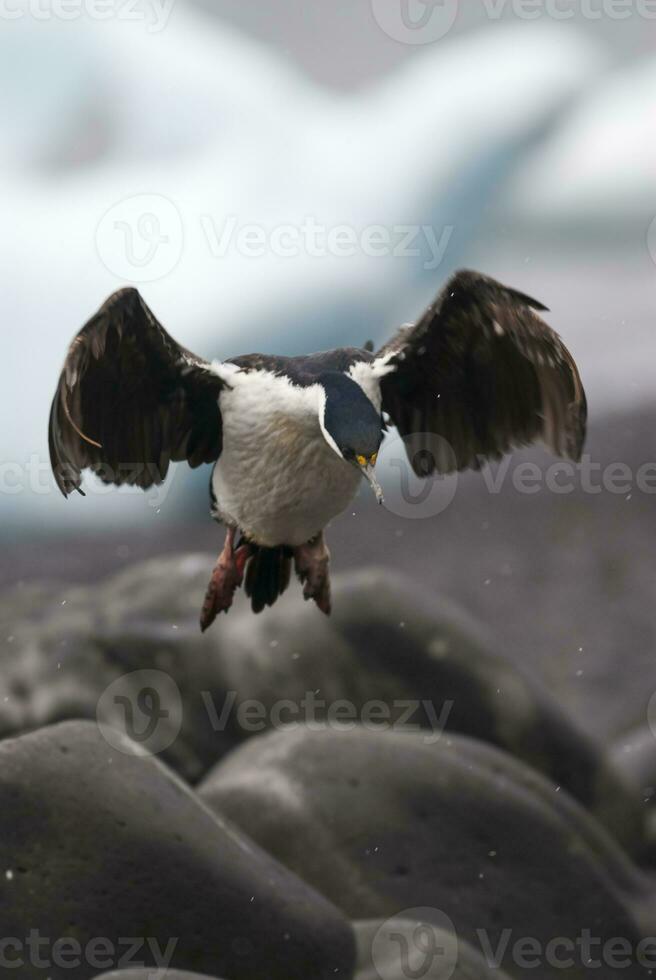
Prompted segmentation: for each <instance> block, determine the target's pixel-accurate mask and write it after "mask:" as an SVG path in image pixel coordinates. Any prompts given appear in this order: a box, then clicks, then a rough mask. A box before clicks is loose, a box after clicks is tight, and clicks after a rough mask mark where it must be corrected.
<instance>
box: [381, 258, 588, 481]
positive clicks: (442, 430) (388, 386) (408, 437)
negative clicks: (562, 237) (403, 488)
mask: <svg viewBox="0 0 656 980" xmlns="http://www.w3.org/2000/svg"><path fill="white" fill-rule="evenodd" d="M536 310H541V311H543V310H546V307H545V306H543V305H542V304H541V303H539V302H537V300H534V299H532V298H531V297H530V296H526V295H525V294H524V293H520V292H518V291H517V290H515V289H509V288H507V287H506V286H502V285H501V284H500V283H498V282H496V281H495V280H494V279H490V278H488V277H487V276H483V275H480V274H478V273H475V272H468V271H463V272H458V273H456V274H455V275H454V276H453V277H452V279H451V280H450V281H449V283H448V284H447V286H446V287H445V289H444V290H443V291H442V292H441V293H440V295H439V296H438V297H437V299H436V301H435V302H434V303H433V304H432V305H431V306H430V307H429V308H428V310H427V311H426V312H425V313H424V315H423V316H422V318H421V319H420V320H419V322H418V323H417V324H416V325H414V326H409V327H402V328H401V330H400V331H399V332H398V333H397V334H396V336H395V337H394V338H393V339H392V340H391V341H390V342H389V343H388V344H387V345H386V346H385V347H383V348H382V350H381V351H379V353H378V355H377V361H379V362H380V363H384V362H385V361H387V362H388V363H389V365H390V367H394V368H395V370H393V371H392V372H391V373H389V374H387V375H385V376H384V377H383V378H382V380H381V390H382V395H383V410H384V411H385V412H387V413H388V415H389V416H390V418H391V420H392V422H393V423H394V424H395V425H396V426H397V428H398V430H399V432H400V434H401V436H402V437H403V439H404V442H405V445H406V450H407V452H408V457H409V459H410V462H411V464H412V466H413V468H414V470H415V472H416V473H417V474H418V475H420V476H428V475H429V474H430V473H432V472H434V471H435V470H438V471H439V472H444V473H447V472H451V471H453V470H456V469H457V470H461V469H466V468H470V467H471V468H476V469H477V468H479V467H480V466H481V465H482V463H483V462H484V461H485V460H486V459H498V458H499V457H500V456H502V455H503V454H504V453H506V452H508V451H509V450H510V449H512V448H513V447H516V446H522V445H528V444H530V443H532V442H534V441H536V440H539V439H542V440H543V441H544V442H545V443H546V444H547V445H548V446H549V447H550V448H551V449H552V450H553V451H554V452H555V453H556V454H558V455H561V456H569V457H570V458H572V459H574V460H578V459H580V456H581V450H582V447H583V441H584V438H585V424H586V416H587V407H586V399H585V392H584V390H583V385H582V383H581V378H580V376H579V372H578V370H577V367H576V364H575V363H574V359H573V358H572V356H571V354H570V353H569V351H568V350H567V348H566V347H565V345H564V344H563V342H562V341H561V339H560V337H559V336H558V335H557V334H556V333H555V332H554V331H553V330H552V329H551V328H550V327H549V326H547V324H546V323H545V322H544V321H543V320H542V319H541V318H540V317H539V316H538V315H537V313H536V312H535V311H536ZM381 359H382V361H381ZM435 435H437V436H440V437H441V439H435V438H434V436H435ZM422 450H424V451H422Z"/></svg>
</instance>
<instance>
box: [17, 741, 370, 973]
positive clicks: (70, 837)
mask: <svg viewBox="0 0 656 980" xmlns="http://www.w3.org/2000/svg"><path fill="white" fill-rule="evenodd" d="M0 869H2V874H1V875H0V935H1V936H3V937H8V936H11V937H27V936H28V935H29V934H30V931H31V930H37V931H38V933H39V934H40V936H41V937H48V941H49V943H53V942H54V941H55V940H56V939H62V938H64V937H71V939H72V940H74V941H76V942H77V943H79V944H81V946H82V948H83V949H86V948H87V944H88V943H89V942H91V941H92V940H95V939H96V938H97V937H103V938H104V939H106V940H107V941H108V942H110V943H111V944H112V951H111V953H110V954H108V953H107V950H104V953H103V955H104V962H99V961H97V959H94V961H93V962H91V961H90V957H89V955H87V954H84V955H83V956H82V960H83V962H82V963H80V964H79V965H77V966H75V967H73V966H71V965H67V966H65V967H61V966H58V965H57V964H56V961H55V957H54V950H52V948H51V947H49V948H50V951H51V953H52V956H51V959H52V961H53V963H54V965H53V966H52V967H50V968H49V969H47V970H45V972H44V970H38V969H35V968H34V967H33V966H32V965H30V966H27V967H26V968H24V971H23V972H21V976H25V977H27V978H30V980H31V978H32V977H35V978H36V977H39V978H41V980H43V978H44V977H45V976H48V977H49V978H51V980H64V978H71V980H87V978H90V977H95V976H96V975H97V974H98V973H99V972H102V970H103V969H104V970H107V969H111V968H116V967H117V966H121V965H122V966H128V965H137V964H139V965H145V966H151V967H152V966H159V965H166V966H168V965H170V966H172V967H175V968H178V969H182V970H189V971H196V972H200V973H206V974H209V975H215V976H222V975H223V976H228V977H230V980H255V978H261V980H269V978H272V977H278V978H280V980H290V978H292V977H294V978H297V980H306V978H307V977H308V976H311V977H312V978H314V977H325V978H328V977H330V978H333V977H335V976H338V977H344V978H348V977H349V976H350V975H351V970H352V966H353V962H354V948H353V947H354V940H353V935H352V930H351V928H350V926H349V925H348V923H347V922H346V921H345V920H344V919H343V918H342V917H341V916H340V914H339V913H338V912H337V910H336V909H335V908H334V907H333V906H331V905H330V903H329V902H328V901H326V900H324V899H323V898H322V897H321V896H320V895H318V894H316V893H315V892H314V891H313V890H312V889H311V888H309V887H308V886H307V885H305V884H304V883H303V882H302V881H300V880H299V879H298V878H296V877H295V876H294V875H293V874H290V873H289V872H288V871H287V870H285V869H284V868H282V867H280V866H279V865H278V864H277V863H276V862H275V861H274V860H273V859H272V858H270V857H269V856H268V855H266V854H264V853H263V852H261V851H260V850H259V848H258V847H256V846H255V845H254V844H253V843H252V842H251V841H250V840H248V839H247V838H246V837H244V836H243V835H242V834H241V833H240V832H239V831H237V830H235V829H234V828H232V827H231V826H229V825H227V824H226V823H225V821H223V819H222V818H220V817H215V816H214V815H213V814H212V813H211V812H210V811H209V810H208V809H207V808H206V807H205V806H204V805H203V804H202V803H201V802H200V801H199V800H198V798H197V797H196V796H195V795H194V794H193V793H192V792H191V791H190V790H189V789H188V788H187V787H186V786H185V784H184V783H182V782H181V781H180V780H179V779H177V778H176V777H175V776H173V775H172V774H171V773H169V772H168V771H167V770H166V769H165V768H164V767H163V766H162V765H161V764H160V763H159V762H157V761H156V760H154V759H152V758H151V757H147V756H139V755H136V754H135V747H134V746H133V745H132V744H130V743H128V742H127V740H126V741H124V742H122V743H120V749H116V748H113V747H111V746H110V745H108V744H107V742H106V741H105V740H104V739H103V736H102V735H101V732H100V730H99V729H98V727H97V726H95V725H92V724H89V723H86V722H76V723H66V724H62V725H59V726H56V727H52V728H46V729H42V730H41V731H39V732H37V733H34V734H31V735H25V736H23V737H21V738H18V739H13V740H8V741H5V742H3V743H2V744H0ZM122 937H141V938H142V939H143V940H145V941H146V943H145V944H142V946H141V947H140V948H138V949H136V950H132V951H130V950H128V949H126V945H125V942H124V941H123V939H122ZM155 942H157V948H156V947H155V946H154V945H152V944H153V943H155ZM156 949H159V950H167V949H168V950H169V959H168V961H167V960H166V959H164V958H160V959H159V962H158V955H156ZM96 954H97V950H96V949H95V947H94V955H96ZM12 955H13V953H12ZM127 955H131V956H132V957H133V958H132V959H131V960H128V961H127V962H125V960H123V961H122V960H121V957H125V956H127ZM23 958H25V957H24V956H23ZM30 963H32V961H31V960H30Z"/></svg>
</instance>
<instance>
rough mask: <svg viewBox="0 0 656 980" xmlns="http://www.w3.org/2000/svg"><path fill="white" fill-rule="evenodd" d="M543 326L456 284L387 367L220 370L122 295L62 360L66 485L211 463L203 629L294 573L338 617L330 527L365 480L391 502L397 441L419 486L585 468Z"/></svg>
mask: <svg viewBox="0 0 656 980" xmlns="http://www.w3.org/2000/svg"><path fill="white" fill-rule="evenodd" d="M544 310H546V307H544V306H543V305H542V304H541V303H538V302H537V301H536V300H534V299H531V298H530V297H529V296H526V295H525V294H524V293H521V292H518V291H516V290H514V289H510V288H507V287H505V286H503V285H501V284H500V283H498V282H496V281H494V280H493V279H490V278H489V277H487V276H484V275H481V274H478V273H475V272H470V271H461V272H458V273H456V274H455V275H454V276H453V277H452V278H451V280H450V281H449V282H448V283H447V285H446V287H445V288H444V289H443V290H442V292H441V293H440V294H439V295H438V297H437V299H436V300H435V301H434V302H433V303H432V304H431V305H430V306H429V308H428V309H427V310H426V312H425V313H424V314H423V315H422V317H421V318H420V319H419V321H418V322H417V323H415V324H414V325H409V326H404V327H402V328H401V329H400V330H399V331H398V332H397V334H396V335H395V336H394V337H393V338H392V339H391V340H390V341H389V343H387V344H385V346H384V347H382V348H381V349H380V350H379V351H377V352H374V351H373V350H372V349H371V347H372V345H370V344H367V345H365V347H364V348H355V347H345V348H339V349H337V350H331V351H324V352H321V353H318V354H308V355H305V356H300V357H279V356H272V355H267V354H246V355H242V356H239V357H234V358H229V359H228V360H224V361H214V362H209V361H206V360H203V359H202V358H200V357H197V356H196V355H195V354H192V353H191V352H190V351H188V350H186V349H185V348H184V347H181V346H180V345H179V344H178V343H177V342H176V341H175V340H174V339H173V338H172V337H171V336H170V335H169V334H168V333H167V331H166V330H165V329H164V327H163V326H162V325H161V324H160V323H159V322H158V320H157V319H156V318H155V316H154V315H153V313H151V311H150V310H149V308H148V307H147V306H146V304H145V302H144V301H143V299H142V297H141V296H140V294H139V292H138V291H137V290H136V289H134V288H131V287H129V288H124V289H119V290H118V291H117V292H115V293H113V294H112V295H111V296H110V297H109V299H107V300H106V302H105V303H103V305H102V306H101V307H100V309H99V310H98V312H97V313H96V314H95V315H94V316H93V317H91V319H90V320H89V321H88V323H86V324H85V326H84V327H82V329H81V330H80V332H79V333H78V334H77V336H76V337H75V338H74V340H73V342H72V343H71V345H70V347H69V350H68V354H67V356H66V360H65V363H64V367H63V370H62V373H61V376H60V378H59V383H58V386H57V390H56V393H55V396H54V399H53V403H52V408H51V412H50V426H49V446H50V460H51V464H52V468H53V473H54V476H55V479H56V482H57V484H58V486H59V488H60V489H61V491H62V493H63V494H64V495H65V496H68V495H69V494H70V493H72V492H73V491H76V490H77V491H79V492H80V493H83V491H82V489H81V482H82V471H83V470H84V469H90V470H92V471H94V472H95V473H96V474H97V475H98V476H99V477H100V479H101V480H103V481H104V482H106V483H113V484H117V485H120V484H132V485H137V486H139V487H142V488H143V489H144V490H145V489H147V488H149V487H151V486H153V485H155V484H159V483H161V482H162V481H163V480H164V478H165V477H166V474H167V471H168V469H169V464H170V463H171V462H172V461H177V460H187V462H188V463H189V464H190V466H192V467H197V466H199V465H200V464H201V463H213V464H214V466H213V470H212V477H211V481H210V498H211V514H212V516H213V517H214V518H215V519H216V520H217V521H219V522H220V523H223V524H224V525H225V526H226V532H227V533H226V538H225V544H224V546H223V550H222V551H221V554H220V555H219V558H218V560H217V563H216V565H215V567H214V570H213V572H212V576H211V579H210V583H209V586H208V589H207V594H206V596H205V601H204V603H203V607H202V612H201V628H202V629H203V630H205V629H207V627H208V626H209V625H210V624H211V623H212V622H213V621H214V619H215V618H216V616H217V614H218V613H220V612H223V611H226V612H227V610H228V609H229V608H230V606H231V605H232V601H233V597H234V593H235V591H236V590H237V589H238V588H239V587H240V586H241V585H242V584H244V587H245V591H246V593H247V595H248V596H249V597H250V599H251V605H252V608H253V611H254V612H260V611H261V610H262V609H263V608H264V607H265V606H267V605H272V604H273V603H274V602H275V601H276V599H277V598H278V596H280V595H281V594H282V593H283V592H284V591H285V589H286V588H287V586H288V584H289V581H290V576H291V568H292V562H293V564H294V567H295V571H296V573H297V575H298V577H299V578H300V580H301V582H302V583H303V594H304V596H305V598H306V599H313V600H314V601H315V603H316V604H317V606H318V607H319V609H321V610H322V611H323V612H324V613H326V614H328V613H329V612H330V577H329V560H330V554H329V551H328V548H327V547H326V543H325V539H324V529H325V528H326V525H327V524H328V523H329V522H330V521H331V519H332V518H334V517H335V516H336V515H337V514H339V513H340V512H341V511H343V510H344V509H345V508H346V507H347V506H348V504H349V503H350V501H351V500H352V498H353V497H354V495H355V493H356V491H357V490H358V487H359V485H360V483H361V480H362V479H363V478H364V479H365V480H367V481H368V482H369V484H370V485H371V487H372V489H373V491H374V493H375V494H376V497H377V498H378V500H379V501H382V491H381V488H380V486H379V484H378V482H377V480H376V476H375V471H374V467H375V465H376V458H377V455H378V451H379V448H380V445H381V442H382V440H383V436H384V434H385V431H386V429H387V428H388V426H389V425H392V426H395V427H396V428H397V429H398V432H399V434H400V436H401V438H402V439H403V442H404V444H405V448H406V452H407V455H408V460H409V463H410V465H411V466H412V468H413V470H414V471H415V473H417V475H418V476H420V477H429V476H431V474H434V473H449V472H452V471H455V470H463V469H467V468H476V469H477V468H480V466H481V465H482V464H483V463H484V462H485V461H486V460H491V459H498V458H500V457H501V456H502V455H503V454H504V453H506V452H508V451H510V450H512V449H513V447H516V446H523V445H528V444H530V443H533V442H535V441H539V440H541V441H543V442H544V443H545V444H546V445H547V446H548V447H549V448H550V449H551V450H552V451H553V452H554V453H556V454H557V455H559V456H567V457H570V458H571V459H574V460H576V461H577V460H579V459H580V456H581V450H582V447H583V441H584V437H585V424H586V399H585V393H584V390H583V386H582V383H581V378H580V376H579V372H578V370H577V367H576V364H575V363H574V360H573V358H572V356H571V354H570V353H569V351H568V350H567V348H566V347H565V346H564V344H563V342H562V341H561V339H560V338H559V336H558V335H557V334H556V333H555V332H554V331H553V330H552V329H551V328H550V327H549V326H547V324H546V323H545V322H544V320H542V319H541V318H540V316H539V315H538V312H537V311H544ZM434 435H437V436H439V437H440V438H439V439H435V438H433V436H434Z"/></svg>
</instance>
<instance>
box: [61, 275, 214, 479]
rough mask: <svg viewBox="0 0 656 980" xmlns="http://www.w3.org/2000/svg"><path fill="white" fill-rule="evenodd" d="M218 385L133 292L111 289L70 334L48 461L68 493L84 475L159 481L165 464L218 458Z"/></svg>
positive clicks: (210, 374) (199, 361) (208, 370)
mask: <svg viewBox="0 0 656 980" xmlns="http://www.w3.org/2000/svg"><path fill="white" fill-rule="evenodd" d="M223 386H224V382H223V381H222V380H221V379H220V378H219V377H218V376H217V375H216V374H215V373H214V372H212V370H211V369H210V365H209V364H208V363H207V362H206V361H203V360H202V359H201V358H198V357H196V356H195V355H194V354H192V353H190V351H188V350H186V349H185V348H184V347H181V346H180V345H179V344H177V343H176V341H175V340H173V338H172V337H171V336H170V335H169V334H168V333H167V332H166V330H165V329H164V328H163V327H162V325H161V324H160V323H159V322H158V321H157V320H156V319H155V317H154V316H153V314H152V313H151V311H150V310H149V309H148V307H147V306H146V304H145V303H144V301H143V299H142V298H141V296H140V295H139V292H138V291H137V290H136V289H133V288H126V289H120V290H118V291H117V292H116V293H113V294H112V295H111V296H110V297H109V299H107V300H106V302H105V303H104V304H103V305H102V306H101V307H100V309H99V310H98V312H97V313H96V314H95V315H94V316H93V317H92V318H91V319H90V320H89V321H88V323H86V324H85V326H84V327H83V328H82V329H81V330H80V332H79V333H78V335H77V336H76V337H75V338H74V340H73V342H72V344H71V346H70V348H69V351H68V355H67V357H66V361H65V363H64V367H63V370H62V373H61V375H60V378H59V383H58V386H57V391H56V392H55V397H54V399H53V402H52V408H51V410H50V427H49V447H50V462H51V465H52V469H53V473H54V475H55V479H56V481H57V484H58V486H59V488H60V490H61V491H62V493H63V494H64V495H65V496H67V495H68V494H69V493H71V492H72V491H73V490H79V488H80V483H81V473H82V470H83V469H85V468H87V467H88V468H90V469H92V470H94V471H95V472H96V473H97V474H98V476H100V478H101V479H102V480H104V481H105V482H106V483H115V484H118V485H120V484H123V483H129V484H136V485H137V486H140V487H142V488H143V489H144V490H145V489H147V488H148V487H150V486H153V484H156V483H161V482H162V481H163V480H164V478H165V476H166V474H167V471H168V468H169V464H170V462H171V461H175V460H182V459H186V460H187V461H188V462H189V464H190V465H191V466H199V465H200V464H201V463H209V462H212V461H214V460H216V459H217V458H218V456H219V454H220V452H221V438H222V429H221V414H220V411H219V406H218V397H219V393H220V391H221V388H222V387H223Z"/></svg>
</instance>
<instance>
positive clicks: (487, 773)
mask: <svg viewBox="0 0 656 980" xmlns="http://www.w3.org/2000/svg"><path fill="white" fill-rule="evenodd" d="M199 792H200V795H201V796H202V798H203V799H205V800H206V802H207V803H208V804H209V805H210V806H211V807H212V809H213V810H214V811H215V812H216V813H220V814H222V815H224V816H227V817H228V818H229V819H231V820H232V821H233V822H234V823H236V824H238V825H239V826H240V827H242V828H243V829H244V830H245V831H246V832H247V833H248V834H249V835H251V836H252V837H253V838H254V839H255V840H257V841H258V842H259V843H260V844H261V845H262V846H263V847H265V848H266V849H267V850H268V851H269V852H270V853H272V854H275V855H276V857H277V858H278V859H279V860H280V861H282V862H283V863H284V864H286V865H287V866H288V867H289V868H291V869H292V870H294V871H295V872H296V873H297V874H299V875H301V876H302V877H304V878H305V880H306V881H308V882H309V883H311V884H312V885H313V886H314V887H315V888H317V889H318V890H320V891H322V892H323V893H324V894H325V895H327V896H328V897H330V898H331V899H332V900H333V901H334V902H335V904H337V905H339V906H340V907H341V908H342V909H343V910H344V912H345V913H346V914H347V915H349V916H350V917H352V918H354V919H361V918H380V917H387V916H399V915H401V913H402V910H404V909H409V908H416V907H427V908H433V909H437V910H441V911H442V912H444V913H446V914H447V915H448V916H450V918H451V919H452V920H453V922H454V924H455V927H456V929H457V932H458V935H459V936H460V937H462V938H463V939H464V940H465V941H467V942H470V943H472V944H476V943H477V941H478V939H479V930H485V933H486V935H487V936H488V937H489V942H490V943H491V945H492V947H493V948H497V946H498V944H499V942H500V941H502V939H503V935H504V929H505V928H506V927H510V928H511V929H512V931H513V935H514V936H518V937H534V938H535V939H536V940H537V941H539V942H541V943H542V944H546V943H548V942H549V940H551V939H553V938H554V937H559V936H564V937H572V939H574V938H575V937H577V936H578V935H579V934H580V933H581V931H582V930H585V929H590V930H592V934H593V935H595V936H600V937H602V938H605V939H610V938H612V937H614V936H621V937H628V938H629V939H631V940H635V942H636V943H637V942H639V940H640V939H641V938H642V935H641V927H642V928H643V929H644V930H645V933H646V934H650V933H651V932H653V929H654V925H653V923H654V921H655V920H656V890H655V889H654V886H653V883H652V882H651V880H650V879H649V878H647V877H646V876H643V875H642V874H641V873H640V872H639V871H638V870H637V869H636V868H635V867H634V865H632V864H631V862H630V861H629V859H628V858H627V857H626V855H625V854H624V852H623V851H622V850H621V849H620V848H619V847H618V846H617V845H616V844H615V842H614V841H613V840H612V838H611V837H610V836H609V835H607V834H606V833H605V832H604V831H603V829H602V828H601V827H600V826H599V825H598V824H597V823H596V822H595V821H594V820H593V819H592V818H591V817H590V816H589V814H587V813H586V812H585V811H584V810H583V809H582V808H581V807H580V806H579V805H578V804H576V803H575V802H574V801H573V800H572V799H571V798H570V797H568V795H567V793H566V792H565V791H564V790H563V789H562V788H561V787H559V786H557V785H555V784H553V783H550V782H548V781H547V780H545V779H544V778H543V777H542V776H540V775H539V774H538V773H536V772H535V771H533V770H532V769H529V768H528V767H527V766H525V765H523V764H522V763H520V762H518V761H517V760H515V759H513V758H512V757H511V756H510V755H508V754H506V753H503V752H500V751H499V750H497V749H494V748H491V747H490V746H487V745H485V744H483V743H482V742H479V741H476V740H473V739H469V738H465V737H463V736H451V737H444V738H442V739H441V740H440V741H439V742H438V743H436V744H429V743H428V741H427V739H426V736H425V735H422V734H419V733H416V734H412V733H400V732H394V731H389V732H385V733H382V732H370V731H367V730H365V729H363V728H357V729H355V730H353V731H339V730H337V729H328V728H327V729H325V730H323V731H309V730H307V729H299V730H297V731H295V732H280V733H276V734H273V735H268V736H265V737H263V738H261V739H255V740H252V741H250V742H249V743H247V744H246V745H245V746H243V747H242V748H240V749H238V750H236V751H235V752H233V753H232V754H231V755H230V756H229V757H227V758H226V759H225V760H224V761H223V762H222V763H220V764H219V765H218V766H217V767H216V768H215V769H214V771H213V772H212V773H210V775H209V776H208V777H207V779H206V780H205V781H204V783H203V784H202V785H201V787H200V789H199ZM499 965H500V966H502V967H503V968H505V969H508V972H511V973H512V975H513V976H514V975H515V973H514V972H513V971H512V970H510V969H509V967H508V966H507V964H506V962H505V961H504V962H502V963H501V964H499ZM655 965H656V964H655ZM519 975H523V974H521V973H520V974H519ZM526 975H529V974H528V973H527V974H526ZM570 975H571V976H572V977H582V976H585V975H586V972H585V971H584V970H583V967H582V966H581V965H580V964H578V969H576V968H575V969H573V972H571V974H570ZM643 975H644V974H643V973H642V972H641V970H640V969H639V968H638V967H637V966H635V965H634V966H633V967H632V968H631V969H627V970H623V971H621V972H619V973H618V972H616V971H613V970H612V969H609V970H608V971H607V973H606V976H609V977H611V976H612V977H615V976H617V977H620V976H624V977H627V978H628V977H631V978H633V977H638V976H643ZM540 976H541V978H543V977H544V978H547V977H553V978H554V980H555V978H556V977H557V976H562V971H560V972H559V971H558V970H557V969H556V968H551V967H550V966H549V964H543V968H542V971H541V973H540Z"/></svg>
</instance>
